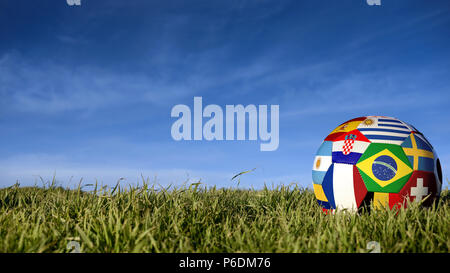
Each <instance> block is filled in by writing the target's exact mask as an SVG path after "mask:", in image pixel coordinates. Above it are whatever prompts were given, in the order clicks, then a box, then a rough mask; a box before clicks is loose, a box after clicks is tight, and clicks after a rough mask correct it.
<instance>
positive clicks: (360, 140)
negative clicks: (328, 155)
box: [332, 130, 370, 164]
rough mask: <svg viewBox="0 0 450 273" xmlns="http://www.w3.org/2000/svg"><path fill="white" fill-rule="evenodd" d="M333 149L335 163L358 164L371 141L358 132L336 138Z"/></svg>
mask: <svg viewBox="0 0 450 273" xmlns="http://www.w3.org/2000/svg"><path fill="white" fill-rule="evenodd" d="M332 143H333V149H332V159H333V160H332V161H333V163H346V164H356V162H358V160H359V158H360V157H361V155H362V154H363V153H364V151H365V150H366V149H367V147H368V146H369V144H370V141H369V140H368V139H367V138H366V137H365V136H364V135H363V134H361V133H360V132H359V131H358V130H353V131H350V132H348V133H345V134H341V135H340V136H338V137H336V138H335V140H334V141H333V142H332Z"/></svg>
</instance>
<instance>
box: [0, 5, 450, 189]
mask: <svg viewBox="0 0 450 273" xmlns="http://www.w3.org/2000/svg"><path fill="white" fill-rule="evenodd" d="M381 3H382V5H381V6H369V5H367V4H366V1H363V0H361V1H356V0H352V1H350V0H347V1H346V0H341V1H332V0H329V1H326V0H324V1H312V0H311V1H263V0H258V1H256V0H255V1H242V0H241V1H133V2H132V3H130V1H123V0H121V1H115V0H114V1H113V0H110V1H93V0H91V1H90V0H82V1H81V6H68V5H67V4H66V2H65V1H63V0H61V1H45V0H41V1H24V0H14V1H12V0H11V1H2V2H1V3H0V37H1V42H0V132H1V134H0V141H1V143H3V144H2V145H0V187H5V186H10V185H13V184H14V183H15V182H16V180H19V182H20V183H21V185H33V184H35V183H36V181H37V183H38V184H39V183H40V182H39V176H41V177H42V178H43V179H44V180H45V181H47V180H50V179H51V178H52V177H53V175H54V174H55V173H56V179H57V181H58V183H60V184H61V185H63V186H73V185H76V184H77V183H78V181H79V180H80V179H81V178H83V183H85V184H87V183H93V182H94V181H95V179H97V180H98V181H99V183H103V184H108V185H114V184H115V183H116V181H117V180H118V179H119V178H122V177H123V178H125V180H124V181H122V182H121V183H122V184H127V183H129V184H137V182H138V181H140V179H141V178H140V177H141V174H142V175H143V176H144V177H145V178H147V177H148V178H149V180H150V182H157V183H159V184H161V185H169V184H174V185H181V184H182V183H183V182H185V181H188V182H197V181H198V180H199V179H201V182H202V183H204V184H206V185H207V186H213V185H217V186H218V187H222V186H225V187H229V186H237V182H236V181H231V180H230V179H231V178H232V177H233V175H235V174H237V173H239V172H240V171H244V170H249V169H253V168H256V169H255V171H253V172H251V173H248V174H245V175H243V176H241V181H240V184H239V186H240V187H254V188H260V187H262V186H263V185H264V183H266V184H268V185H271V184H275V185H278V184H285V185H288V184H290V183H292V182H294V183H298V184H299V185H300V186H304V187H310V186H311V167H312V163H313V159H314V154H315V152H316V150H317V148H318V147H319V145H320V144H321V141H322V140H323V139H324V138H325V136H326V135H327V134H328V133H329V132H330V131H331V130H333V129H334V128H335V127H336V126H337V125H338V124H340V123H342V122H344V121H346V120H349V119H351V118H354V117H358V116H364V115H386V116H393V117H397V118H399V119H401V120H404V121H406V122H409V123H411V124H413V125H414V126H415V127H417V128H418V129H419V130H420V131H422V132H423V133H424V134H425V135H426V136H427V138H428V139H429V140H430V142H431V143H432V144H433V145H434V147H435V149H436V151H437V153H438V155H439V157H440V159H441V162H442V166H443V173H444V177H447V174H448V171H449V161H450V144H449V141H448V139H449V138H448V136H449V134H450V126H448V124H449V123H450V117H449V113H450V107H449V106H450V87H449V86H450V5H449V4H448V1H410V0H408V1H406V0H405V1H400V0H397V1H386V0H382V1H381ZM194 96H202V97H203V104H204V105H207V104H218V105H220V106H222V107H225V105H226V104H234V105H236V104H243V105H248V104H255V105H258V104H263V105H279V106H280V145H279V148H278V150H276V151H273V152H261V151H260V149H259V144H260V143H259V142H258V141H211V142H209V141H198V142H194V141H180V142H177V141H174V140H173V139H172V137H171V134H170V129H171V126H172V123H173V122H174V121H175V119H174V118H171V117H170V111H171V109H172V107H173V106H174V105H176V104H186V105H189V106H191V107H193V97H194ZM445 185H446V184H444V187H445ZM447 185H448V184H447Z"/></svg>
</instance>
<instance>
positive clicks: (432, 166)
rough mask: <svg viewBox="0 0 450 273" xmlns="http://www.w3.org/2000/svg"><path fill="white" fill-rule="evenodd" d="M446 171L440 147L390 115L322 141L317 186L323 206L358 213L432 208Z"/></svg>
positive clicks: (351, 125)
mask: <svg viewBox="0 0 450 273" xmlns="http://www.w3.org/2000/svg"><path fill="white" fill-rule="evenodd" d="M441 184H442V170H441V166H440V162H439V159H438V158H437V154H436V151H435V150H434V149H433V146H431V144H430V142H429V141H428V140H427V139H426V138H425V136H424V135H423V134H422V133H421V132H419V131H418V130H417V129H416V128H415V127H414V126H412V125H410V124H409V123H406V122H403V121H401V120H399V119H396V118H392V117H386V116H365V117H358V118H354V119H351V120H349V121H347V122H344V123H342V124H340V125H339V126H338V127H336V128H335V129H334V130H333V131H332V132H331V133H330V134H329V135H328V136H327V137H326V138H325V139H324V141H323V142H322V145H321V146H320V148H319V150H318V152H317V154H316V157H315V159H314V165H313V187H314V193H315V195H316V198H317V200H318V203H319V204H320V205H321V206H322V207H323V209H336V210H350V211H357V209H359V208H360V207H361V206H363V205H364V204H368V203H370V202H372V203H373V205H374V207H375V208H377V207H384V206H388V207H390V208H393V207H397V208H398V207H405V206H406V205H405V204H406V203H405V200H407V199H409V200H410V201H417V202H421V204H422V205H424V206H429V205H431V204H432V203H433V201H434V200H436V198H437V197H439V195H440V191H441Z"/></svg>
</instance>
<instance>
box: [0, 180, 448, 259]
mask: <svg viewBox="0 0 450 273" xmlns="http://www.w3.org/2000/svg"><path fill="white" fill-rule="evenodd" d="M449 197H450V194H449V191H448V190H445V191H443V192H442V194H441V198H440V200H439V202H438V203H437V204H435V206H433V207H431V208H428V209H425V208H421V207H419V206H417V205H415V204H412V205H411V207H410V208H409V209H407V210H401V211H399V212H398V213H395V212H394V211H389V210H379V211H372V212H370V213H368V212H366V213H362V214H359V215H358V214H349V213H337V214H335V215H325V214H324V213H323V212H322V210H321V208H320V207H319V206H318V204H317V203H316V200H315V197H314V194H313V193H312V191H311V190H308V189H301V188H298V187H296V186H291V187H286V186H279V187H276V188H272V189H268V188H265V189H263V190H242V189H231V188H229V189H222V188H221V189H218V188H209V189H206V188H204V187H201V185H198V184H193V185H191V186H190V187H181V188H170V189H165V190H164V189H163V190H156V189H155V188H152V187H149V186H148V185H145V186H143V187H139V188H137V187H136V188H127V189H121V188H119V187H117V188H114V189H106V188H102V189H101V190H97V189H95V190H93V191H90V192H85V191H82V190H81V189H80V188H78V189H76V190H68V189H63V188H61V187H54V186H49V187H43V188H39V187H28V188H21V187H18V186H13V187H10V188H5V189H1V190H0V238H1V240H0V252H69V250H68V249H67V244H68V242H70V241H76V242H78V243H79V245H80V246H81V252H368V251H369V250H367V248H366V247H367V243H368V242H370V241H377V242H378V243H379V244H380V247H381V252H449V249H450V228H449V227H450V206H449V205H450V198H449Z"/></svg>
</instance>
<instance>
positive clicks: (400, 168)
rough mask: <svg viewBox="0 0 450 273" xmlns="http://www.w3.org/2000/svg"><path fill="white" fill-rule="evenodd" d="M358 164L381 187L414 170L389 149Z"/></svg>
mask: <svg viewBox="0 0 450 273" xmlns="http://www.w3.org/2000/svg"><path fill="white" fill-rule="evenodd" d="M356 166H357V167H358V168H359V169H360V170H361V171H362V172H364V173H365V174H366V175H367V176H369V177H370V178H371V179H372V180H373V181H374V182H375V183H377V184H378V185H380V186H381V187H386V186H387V185H389V184H391V183H393V182H395V181H397V180H399V179H401V178H402V177H404V176H406V175H408V174H410V173H411V172H412V169H411V168H410V167H409V166H408V165H407V164H405V163H404V162H403V161H402V160H400V159H399V158H398V157H397V156H396V155H394V154H393V153H392V152H391V151H389V150H388V149H384V150H382V151H380V152H378V153H376V154H374V155H372V156H371V157H369V158H367V159H365V160H363V161H362V162H359V163H358V164H356Z"/></svg>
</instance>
